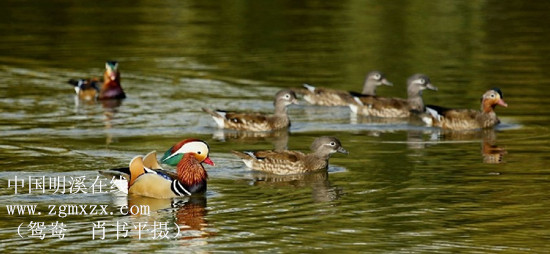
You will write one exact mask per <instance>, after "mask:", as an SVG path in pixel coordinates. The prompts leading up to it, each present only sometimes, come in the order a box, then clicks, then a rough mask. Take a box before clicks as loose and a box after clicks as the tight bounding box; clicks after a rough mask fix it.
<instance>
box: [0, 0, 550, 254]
mask: <svg viewBox="0 0 550 254" xmlns="http://www.w3.org/2000/svg"><path fill="white" fill-rule="evenodd" d="M0 7H1V9H2V10H3V12H2V15H1V16H0V34H1V37H0V52H1V54H0V119H1V122H0V139H1V142H0V165H1V166H2V171H1V172H0V186H1V188H0V204H1V205H2V206H1V207H0V215H1V217H2V219H1V220H0V247H1V248H2V249H3V250H4V251H5V252H30V251H34V250H39V249H40V248H47V249H48V250H58V251H103V252H130V251H136V250H145V251H163V252H181V251H195V252H203V251H204V252H210V251H212V252H217V251H265V252H279V251H280V252H315V251H318V250H340V251H341V250H349V251H366V252H397V253H400V252H444V253H456V252H466V253H481V252H504V253H518V252H545V251H547V249H548V248H549V247H550V244H549V240H550V239H549V238H550V231H549V228H550V215H549V214H548V208H549V207H550V198H549V196H548V193H550V187H549V186H550V185H549V184H548V182H549V177H550V168H549V166H548V162H549V161H550V160H549V157H550V156H549V154H550V153H549V151H550V148H549V144H550V138H549V132H548V125H549V123H550V108H549V107H548V102H549V99H548V98H549V96H550V92H549V90H548V89H546V87H548V86H549V85H550V74H549V72H548V70H549V69H550V44H549V43H548V41H550V20H549V19H548V18H547V15H548V13H550V3H548V2H546V1H494V0H485V1H482V0H479V1H446V0H443V1H377V0H371V1H313V0H311V1H310V0H307V1H276V2H266V1H194V0H191V1H162V2H159V1H150V0H143V1H114V2H113V1H109V2H107V1H66V0H54V1H26V0H23V1H19V0H18V1H13V0H4V1H2V2H1V3H0ZM106 60H117V61H119V67H120V70H121V73H122V86H123V87H124V89H125V91H126V93H127V95H128V98H127V99H126V100H124V101H123V102H122V104H121V105H120V106H119V107H114V108H112V107H107V106H106V105H102V103H78V104H77V103H75V100H74V96H73V93H74V92H73V89H72V88H71V87H70V86H69V85H68V84H67V83H66V82H67V80H68V79H70V78H81V77H82V78H83V77H89V76H98V77H99V76H101V75H102V72H103V66H104V62H105V61H106ZM373 69H377V70H381V71H383V72H385V73H386V76H387V78H388V79H389V80H390V81H392V82H393V83H394V86H393V87H381V88H380V89H379V90H378V94H379V95H382V96H398V97H404V96H406V89H405V80H406V79H407V77H408V76H410V75H412V74H414V73H417V72H421V73H425V74H427V75H429V76H430V78H431V80H432V83H433V84H434V85H435V86H437V87H438V88H439V91H437V92H433V91H427V92H425V93H424V101H425V102H426V103H429V104H438V105H445V106H449V107H460V108H475V109H477V108H479V98H480V96H481V94H482V93H483V92H484V91H486V90H487V89H490V88H492V87H500V88H501V89H502V91H503V93H504V98H505V100H506V102H507V103H508V104H509V107H508V108H497V114H498V115H499V117H500V119H501V121H502V124H501V125H500V126H499V127H498V128H496V130H486V131H476V132H468V133H441V132H440V131H438V130H436V129H431V128H425V127H422V126H417V125H413V124H410V123H408V122H406V121H398V122H387V121H377V120H376V119H366V118H361V117H359V118H355V117H353V116H351V115H350V113H349V110H348V109H347V108H323V107H315V106H310V105H307V104H306V103H302V104H301V105H298V106H291V107H290V109H289V114H290V118H291V120H292V127H291V128H290V133H286V132H277V133H274V134H270V135H266V134H251V133H238V132H231V131H220V130H217V129H216V128H215V125H214V122H213V121H212V119H211V118H210V117H209V116H208V115H207V114H205V113H204V112H202V111H201V109H200V108H201V107H210V108H223V109H235V110H260V111H270V110H272V100H273V95H274V94H275V92H277V91H278V90H279V89H281V88H290V87H299V86H301V84H302V83H309V84H313V85H317V86H324V87H331V88H338V89H344V90H354V91H360V90H361V87H362V84H363V79H364V77H365V74H366V73H367V72H368V71H371V70H373ZM321 135H333V136H337V137H338V138H340V140H341V141H342V143H343V145H344V147H345V148H346V149H347V150H348V151H350V154H349V155H347V156H345V155H341V154H338V155H335V156H333V158H332V159H331V161H330V163H331V166H330V168H329V170H328V174H326V173H318V174H310V175H301V176H288V177H274V176H272V175H266V174H261V173H256V172H251V171H249V170H247V169H246V168H245V167H244V165H243V164H242V163H241V162H240V161H238V160H237V159H236V158H235V157H233V156H232V154H231V153H230V151H231V150H246V149H272V148H273V147H284V146H288V147H289V148H290V149H296V150H308V147H309V145H310V143H311V142H312V140H313V139H314V138H315V137H317V136H321ZM187 137H197V138H201V139H204V140H206V141H207V142H208V143H209V144H210V147H211V158H212V160H213V161H214V162H215V163H216V164H217V166H216V167H208V166H207V169H208V171H209V187H208V188H209V189H208V192H207V194H206V196H205V197H196V198H191V199H181V200H174V201H170V200H168V201H166V200H164V201H162V200H149V199H137V200H127V199H126V198H125V197H118V196H115V195H112V194H109V193H92V191H91V190H90V189H88V190H87V192H86V193H83V192H80V193H78V194H58V193H56V194H54V193H53V191H51V190H47V191H46V193H40V191H37V190H34V191H32V193H30V194H29V191H28V190H27V191H21V190H20V191H21V192H20V193H17V194H15V192H14V187H13V184H14V182H13V181H12V182H11V185H10V180H14V179H15V177H18V178H19V179H26V180H28V178H29V177H31V179H35V178H37V177H38V178H39V177H42V176H45V177H49V178H52V177H53V178H56V179H59V178H61V177H66V179H75V178H77V177H85V180H86V184H87V185H88V186H89V185H90V184H91V183H93V182H94V180H95V179H96V177H97V170H99V169H106V168H112V167H121V166H124V165H127V163H128V162H129V160H130V159H131V158H132V157H133V156H135V155H138V154H145V153H147V152H149V151H151V150H158V151H159V152H164V150H165V149H168V148H169V147H170V146H172V145H173V144H175V143H176V142H177V141H179V140H181V139H183V138H187ZM46 179H48V178H46ZM26 187H27V188H28V186H26ZM11 204H20V205H27V204H30V205H32V204H36V205H38V209H39V210H40V211H41V212H42V215H41V216H37V215H34V216H30V215H9V214H8V211H7V210H4V209H5V207H6V205H11ZM72 204H77V205H89V206H92V205H97V206H99V205H109V208H108V211H109V212H113V215H110V214H107V215H105V214H103V215H88V216H84V215H80V216H68V217H64V218H60V217H59V216H53V215H46V214H47V213H48V212H49V209H48V206H49V205H56V207H57V206H59V205H72ZM123 204H128V205H134V204H135V205H141V204H147V205H150V206H151V209H152V211H151V214H150V215H133V216H124V215H121V214H120V212H119V207H120V206H121V205H123ZM31 222H44V223H45V225H46V226H48V225H50V224H51V223H55V222H58V223H61V222H63V223H64V224H65V226H66V227H65V228H66V229H67V231H65V236H64V238H63V239H60V237H59V236H55V235H52V232H51V230H50V231H48V230H49V227H48V230H46V229H45V230H44V234H46V233H47V234H46V235H45V238H44V239H43V240H41V239H40V238H38V237H36V235H34V236H33V234H32V233H33V232H31V231H29V229H30V228H29V227H28V226H29V224H31ZM100 222H105V223H106V226H105V228H106V236H105V239H103V240H100V239H98V237H99V236H96V237H95V239H94V238H93V234H94V232H95V231H94V230H96V231H99V229H100V228H99V227H98V228H96V229H94V223H100ZM155 222H158V223H166V225H165V226H166V227H167V229H168V230H167V231H168V232H169V239H155V238H156V237H155V234H154V231H151V229H152V228H153V227H154V225H155ZM139 223H142V224H144V225H145V224H147V227H146V228H144V230H143V235H141V236H140V235H138V234H139V230H137V228H136V227H134V226H135V225H138V224H139ZM123 224H124V225H127V227H126V229H129V230H128V235H127V237H120V238H119V239H117V234H116V233H117V229H120V227H119V228H117V227H116V226H117V225H119V226H120V225H123ZM178 230H179V231H180V232H179V234H177V233H178ZM18 232H20V233H21V232H22V237H21V236H19V235H18ZM121 232H123V231H120V230H119V233H121ZM35 233H36V232H35Z"/></svg>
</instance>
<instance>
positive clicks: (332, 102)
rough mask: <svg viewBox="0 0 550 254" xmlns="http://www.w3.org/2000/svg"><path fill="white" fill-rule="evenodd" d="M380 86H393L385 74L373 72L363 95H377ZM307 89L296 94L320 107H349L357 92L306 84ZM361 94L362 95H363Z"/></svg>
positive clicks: (366, 79) (368, 78) (366, 82)
mask: <svg viewBox="0 0 550 254" xmlns="http://www.w3.org/2000/svg"><path fill="white" fill-rule="evenodd" d="M380 85H387V86H392V85H393V84H392V83H391V82H389V81H388V80H387V79H386V77H385V76H384V74H383V73H382V72H379V71H371V72H369V73H368V74H367V77H366V78H365V84H364V85H363V91H362V92H361V94H362V95H373V96H374V95H376V88H377V87H378V86H380ZM304 87H305V89H295V91H296V93H300V94H303V98H304V100H306V101H307V102H309V103H310V104H314V105H320V106H348V105H349V103H350V102H351V101H352V100H353V95H357V94H359V93H357V92H348V91H344V90H336V89H330V88H322V87H314V86H311V85H308V84H304ZM361 94H360V95H361Z"/></svg>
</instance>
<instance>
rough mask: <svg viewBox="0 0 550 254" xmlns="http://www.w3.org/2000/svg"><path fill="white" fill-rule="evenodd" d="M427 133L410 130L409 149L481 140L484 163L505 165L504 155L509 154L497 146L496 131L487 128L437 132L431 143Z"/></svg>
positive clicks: (408, 135) (432, 136) (434, 133)
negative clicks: (442, 142)
mask: <svg viewBox="0 0 550 254" xmlns="http://www.w3.org/2000/svg"><path fill="white" fill-rule="evenodd" d="M424 134H426V132H425V131H422V130H410V131H409V132H408V133H407V145H408V147H409V149H414V150H421V149H424V148H426V147H427V146H429V145H435V144H437V143H438V142H440V141H471V140H478V139H481V155H482V157H483V163H488V164H498V163H503V162H504V160H503V158H504V155H505V154H507V153H508V152H507V151H506V149H505V148H504V147H501V146H498V145H497V135H496V130H495V129H493V128H487V129H482V130H471V131H450V130H439V129H438V130H435V131H433V132H431V133H430V140H431V141H432V142H430V141H425V140H424Z"/></svg>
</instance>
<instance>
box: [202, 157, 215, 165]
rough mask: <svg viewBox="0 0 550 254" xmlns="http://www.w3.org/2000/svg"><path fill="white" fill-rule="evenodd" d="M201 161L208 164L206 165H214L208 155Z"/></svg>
mask: <svg viewBox="0 0 550 254" xmlns="http://www.w3.org/2000/svg"><path fill="white" fill-rule="evenodd" d="M203 162H204V163H206V164H208V165H212V166H214V162H213V161H212V160H211V159H210V157H206V159H204V161H203Z"/></svg>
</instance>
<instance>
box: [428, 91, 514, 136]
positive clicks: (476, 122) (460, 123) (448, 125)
mask: <svg viewBox="0 0 550 254" xmlns="http://www.w3.org/2000/svg"><path fill="white" fill-rule="evenodd" d="M497 105H500V106H503V107H508V104H506V102H504V100H503V96H502V91H500V89H499V88H493V89H491V90H488V91H487V92H485V93H484V94H483V96H482V97H481V111H478V110H473V109H449V108H444V107H440V106H435V105H426V113H427V114H426V115H427V116H424V117H422V120H423V121H424V122H425V123H426V124H427V125H429V126H435V127H440V128H442V129H448V130H471V129H484V128H491V127H493V126H495V125H497V124H499V123H500V120H499V119H498V117H497V114H496V113H495V107H496V106H497Z"/></svg>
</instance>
